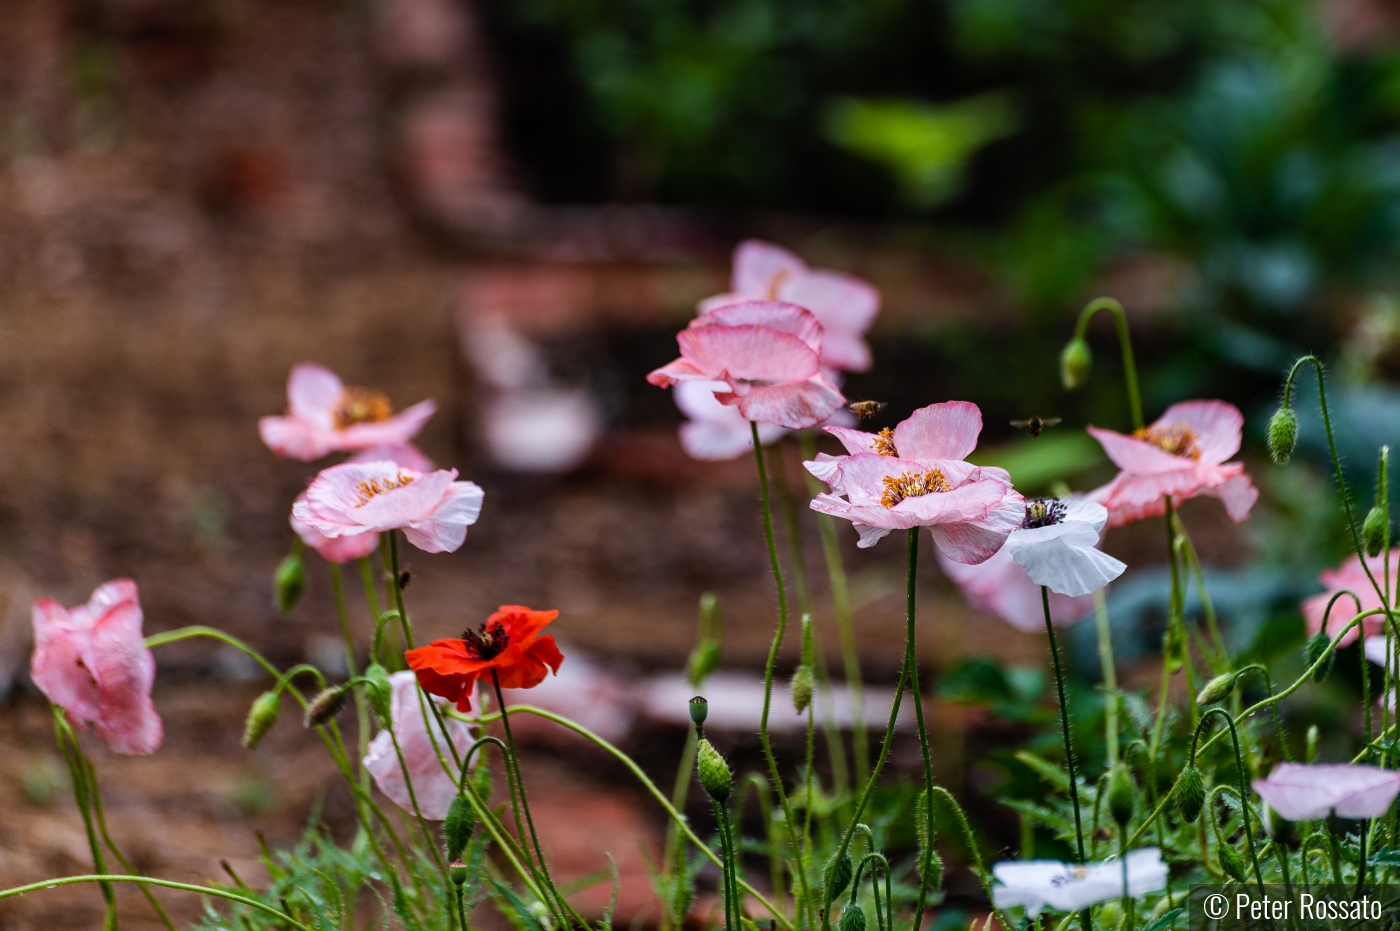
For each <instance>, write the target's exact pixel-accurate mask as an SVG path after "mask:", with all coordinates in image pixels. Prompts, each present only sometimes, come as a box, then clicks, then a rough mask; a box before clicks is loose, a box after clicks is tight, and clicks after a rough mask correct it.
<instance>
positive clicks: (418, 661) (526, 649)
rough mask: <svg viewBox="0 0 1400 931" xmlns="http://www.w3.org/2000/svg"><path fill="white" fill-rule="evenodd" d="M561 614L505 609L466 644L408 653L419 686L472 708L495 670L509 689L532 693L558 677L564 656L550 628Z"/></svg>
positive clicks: (438, 644)
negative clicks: (479, 687) (480, 680)
mask: <svg viewBox="0 0 1400 931" xmlns="http://www.w3.org/2000/svg"><path fill="white" fill-rule="evenodd" d="M558 616H559V612H558V611H532V610H530V609H529V608H526V607H523V606H521V605H501V606H500V607H499V608H498V609H496V613H495V614H493V615H491V616H490V617H488V618H487V619H486V623H484V624H482V625H481V627H480V628H478V629H477V630H468V631H466V632H465V633H463V634H462V636H461V638H460V639H452V640H434V641H433V642H432V643H430V644H428V645H427V646H425V647H418V648H417V649H415V650H409V651H408V652H407V653H405V654H404V658H405V659H406V660H408V665H409V668H410V669H412V670H413V671H414V672H415V673H416V674H417V675H418V684H419V685H421V686H422V687H423V691H425V692H427V693H429V694H431V695H440V696H442V697H443V698H446V699H447V700H448V701H453V702H456V703H457V710H458V711H470V710H471V709H472V689H473V688H475V686H476V680H477V677H478V676H481V675H482V674H484V673H487V672H491V671H494V672H495V674H496V677H497V678H498V679H499V680H500V683H501V688H503V689H530V688H534V687H535V686H537V685H539V684H540V683H541V682H542V681H544V677H545V674H546V673H548V672H550V671H551V670H552V671H553V672H554V673H556V674H558V672H559V664H560V663H562V662H564V654H563V653H560V652H559V648H558V647H557V646H555V645H554V638H553V637H552V636H550V635H549V634H545V635H543V636H541V635H540V631H541V630H543V629H544V626H545V625H546V624H548V623H549V622H551V621H553V620H554V619H555V618H556V617H558Z"/></svg>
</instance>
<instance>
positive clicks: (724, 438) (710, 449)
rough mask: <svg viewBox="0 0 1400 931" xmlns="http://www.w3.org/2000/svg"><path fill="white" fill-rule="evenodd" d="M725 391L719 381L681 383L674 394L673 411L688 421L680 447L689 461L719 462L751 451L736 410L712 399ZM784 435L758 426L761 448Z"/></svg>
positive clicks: (741, 417)
mask: <svg viewBox="0 0 1400 931" xmlns="http://www.w3.org/2000/svg"><path fill="white" fill-rule="evenodd" d="M728 390H729V386H728V385H727V384H725V383H724V382H722V381H683V382H680V383H679V384H677V385H676V387H675V389H674V390H673V393H674V395H675V399H676V407H679V408H680V409H681V413H682V414H685V416H686V418H687V420H686V422H685V423H683V424H681V429H680V435H681V447H682V448H683V449H685V451H686V454H687V455H688V456H690V457H691V458H692V459H701V460H704V461H707V462H719V461H721V460H725V459H735V458H737V457H739V456H742V455H743V454H744V453H746V452H749V451H750V450H751V449H753V432H752V430H751V429H750V427H749V422H748V421H747V420H745V419H744V415H743V414H741V413H739V408H737V407H734V406H732V405H727V404H721V403H720V402H719V401H717V400H716V399H715V393H716V392H725V391H728ZM787 434H788V431H787V430H786V429H785V428H783V427H778V426H774V425H773V424H771V423H761V424H759V425H758V440H759V442H760V443H762V444H763V445H764V446H767V445H768V444H769V443H773V442H775V441H777V440H780V439H782V438H783V437H785V436H787Z"/></svg>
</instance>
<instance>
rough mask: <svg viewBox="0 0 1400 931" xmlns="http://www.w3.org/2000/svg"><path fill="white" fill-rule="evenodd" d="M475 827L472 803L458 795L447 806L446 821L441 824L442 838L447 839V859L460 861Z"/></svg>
mask: <svg viewBox="0 0 1400 931" xmlns="http://www.w3.org/2000/svg"><path fill="white" fill-rule="evenodd" d="M474 827H476V812H475V811H474V810H472V803H471V802H469V801H467V800H466V799H465V798H463V797H462V796H460V795H458V796H457V797H456V798H454V799H453V800H452V804H451V805H448V806H447V820H446V821H444V822H443V824H442V833H443V836H444V837H446V838H447V859H449V860H460V859H462V851H463V850H466V849H467V842H468V841H470V840H471V839H472V828H474Z"/></svg>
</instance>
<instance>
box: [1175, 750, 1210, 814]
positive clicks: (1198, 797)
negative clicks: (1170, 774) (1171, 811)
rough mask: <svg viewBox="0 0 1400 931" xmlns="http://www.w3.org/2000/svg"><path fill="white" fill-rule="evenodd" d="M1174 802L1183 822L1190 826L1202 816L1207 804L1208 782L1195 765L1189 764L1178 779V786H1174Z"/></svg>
mask: <svg viewBox="0 0 1400 931" xmlns="http://www.w3.org/2000/svg"><path fill="white" fill-rule="evenodd" d="M1172 802H1173V803H1174V804H1175V805H1176V811H1177V814H1179V815H1181V820H1183V821H1185V822H1186V823H1188V824H1190V823H1191V822H1192V821H1195V820H1196V819H1197V818H1199V817H1200V816H1201V809H1202V808H1203V807H1205V804H1206V780H1205V777H1204V776H1202V775H1201V771H1200V770H1199V769H1197V768H1196V764H1195V763H1190V764H1188V765H1187V767H1186V768H1185V769H1183V770H1182V771H1181V775H1180V776H1177V777H1176V785H1174V786H1172Z"/></svg>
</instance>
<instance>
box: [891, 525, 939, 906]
mask: <svg viewBox="0 0 1400 931" xmlns="http://www.w3.org/2000/svg"><path fill="white" fill-rule="evenodd" d="M918 569H919V528H918V527H912V528H910V530H909V568H908V570H907V572H908V578H907V580H906V582H905V593H904V598H905V608H904V610H905V616H906V625H907V627H908V631H907V634H906V636H907V637H908V638H909V700H910V701H912V702H913V703H914V721H915V725H916V726H917V727H918V728H919V750H920V751H921V752H922V753H923V758H924V759H923V762H924V790H925V791H928V790H929V789H931V788H932V787H933V756H932V754H930V753H929V748H928V729H927V728H926V727H925V726H924V693H923V690H922V689H920V688H919V657H918V651H917V650H916V649H915V646H914V627H915V625H914V617H915V614H914V610H915V599H916V597H917V595H918ZM924 816H925V820H926V821H927V824H925V826H924V827H925V830H927V832H928V837H929V838H930V839H932V838H933V807H932V806H925V811H924ZM887 866H888V864H887ZM885 878H886V879H887V880H888V879H889V873H888V872H886V874H885ZM927 904H928V875H927V874H926V873H925V874H924V875H921V876H920V877H919V897H918V899H917V900H916V901H915V904H914V931H918V929H919V927H920V926H921V925H922V924H923V917H924V906H925V905H927ZM891 907H893V906H891Z"/></svg>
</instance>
